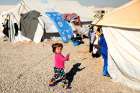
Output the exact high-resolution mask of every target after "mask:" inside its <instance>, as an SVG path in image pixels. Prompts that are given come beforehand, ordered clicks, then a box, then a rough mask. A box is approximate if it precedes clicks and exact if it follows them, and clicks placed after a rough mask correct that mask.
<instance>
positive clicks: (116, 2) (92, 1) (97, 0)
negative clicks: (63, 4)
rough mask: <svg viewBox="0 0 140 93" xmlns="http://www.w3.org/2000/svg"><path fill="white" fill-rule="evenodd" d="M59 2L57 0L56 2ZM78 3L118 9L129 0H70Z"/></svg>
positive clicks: (5, 0)
mask: <svg viewBox="0 0 140 93" xmlns="http://www.w3.org/2000/svg"><path fill="white" fill-rule="evenodd" d="M18 1H19V0H0V5H14V4H16V3H17V2H18ZM40 1H41V2H43V3H47V2H48V0H40ZM57 1H59V0H57ZM71 1H78V2H79V3H80V4H81V5H84V6H93V5H94V6H96V7H118V6H120V5H122V4H124V3H127V2H128V1H130V0H71Z"/></svg>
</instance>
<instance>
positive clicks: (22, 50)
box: [0, 41, 139, 93]
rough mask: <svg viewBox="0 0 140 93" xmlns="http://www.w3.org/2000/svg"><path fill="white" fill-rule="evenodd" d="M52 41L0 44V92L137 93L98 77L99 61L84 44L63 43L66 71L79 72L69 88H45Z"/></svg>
mask: <svg viewBox="0 0 140 93" xmlns="http://www.w3.org/2000/svg"><path fill="white" fill-rule="evenodd" d="M51 44H52V41H48V42H42V43H39V44H34V43H17V44H11V43H9V42H8V41H6V42H3V41H0V93H139V92H138V91H136V90H132V89H130V88H128V87H126V86H123V85H121V84H120V83H115V82H112V81H111V79H110V78H108V77H103V76H102V62H101V58H99V59H93V58H92V57H91V56H90V54H89V53H88V42H87V43H85V44H83V45H80V46H77V47H74V46H72V44H71V43H68V44H64V49H63V52H64V53H65V54H66V53H70V61H69V62H67V63H66V65H65V67H66V72H69V71H70V70H71V68H73V65H74V64H77V63H79V64H81V65H80V66H79V68H83V69H82V70H81V71H76V73H75V74H74V75H73V80H72V83H71V87H72V88H71V89H69V90H66V89H64V88H62V87H61V86H59V84H58V85H57V86H54V87H48V80H49V79H50V78H51V77H52V75H53V63H52V61H53V60H52V59H53V53H52V49H51Z"/></svg>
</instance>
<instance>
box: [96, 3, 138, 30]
mask: <svg viewBox="0 0 140 93" xmlns="http://www.w3.org/2000/svg"><path fill="white" fill-rule="evenodd" d="M139 10H140V0H132V1H131V2H130V3H127V4H126V5H124V6H122V7H120V8H118V9H115V10H114V11H112V12H111V13H108V14H106V15H105V16H104V18H103V19H102V20H101V21H100V22H99V23H98V25H104V26H113V27H125V28H135V29H136V28H137V29H140V12H139Z"/></svg>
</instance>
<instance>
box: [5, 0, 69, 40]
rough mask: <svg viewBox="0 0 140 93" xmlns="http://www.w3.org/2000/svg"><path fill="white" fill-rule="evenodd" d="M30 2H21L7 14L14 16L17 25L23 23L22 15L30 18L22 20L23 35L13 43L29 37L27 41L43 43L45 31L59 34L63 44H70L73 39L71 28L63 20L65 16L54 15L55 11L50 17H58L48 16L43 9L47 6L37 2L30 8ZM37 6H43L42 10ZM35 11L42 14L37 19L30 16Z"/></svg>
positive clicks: (56, 13)
mask: <svg viewBox="0 0 140 93" xmlns="http://www.w3.org/2000/svg"><path fill="white" fill-rule="evenodd" d="M29 2H30V1H29V0H27V1H24V0H21V3H20V4H18V5H17V6H16V7H15V8H13V9H12V10H10V11H8V12H6V13H5V15H6V16H7V15H10V16H12V18H13V16H14V19H16V22H17V23H19V20H20V21H21V18H20V14H25V15H27V16H28V17H25V18H24V17H23V19H24V20H22V23H23V24H20V25H21V26H22V29H20V30H21V34H20V35H18V36H17V37H12V42H13V40H14V39H16V40H15V42H16V41H20V40H22V39H25V38H26V37H27V39H26V40H28V39H31V40H33V41H34V42H36V43H38V42H40V41H41V39H42V37H43V35H44V31H45V33H58V32H59V34H60V36H61V39H62V40H63V42H68V41H69V40H70V39H71V36H72V29H71V26H70V25H69V23H68V22H67V21H66V20H63V16H62V15H61V13H58V12H55V14H54V11H53V10H51V12H50V14H49V15H51V14H52V15H56V17H52V16H48V14H47V13H46V12H45V11H46V10H45V9H44V8H43V7H42V6H45V5H44V4H41V3H38V2H35V3H34V5H30V6H29V4H31V2H30V3H29ZM36 6H41V7H42V8H38V9H37V8H36ZM33 9H36V10H38V11H39V12H40V14H39V15H38V16H37V17H36V19H34V16H30V14H32V11H31V10H33ZM12 18H11V19H12ZM28 20H30V21H28ZM33 20H34V22H37V23H36V25H33V24H34V22H33ZM35 20H36V21H35ZM25 23H26V24H25ZM27 24H28V25H27ZM31 28H32V29H31ZM23 30H24V31H23ZM8 32H14V31H13V29H10V30H9V31H8ZM13 34H14V33H13ZM22 35H23V36H22ZM12 36H13V35H12ZM43 38H44V37H43Z"/></svg>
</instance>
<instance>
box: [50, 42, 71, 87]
mask: <svg viewBox="0 0 140 93" xmlns="http://www.w3.org/2000/svg"><path fill="white" fill-rule="evenodd" d="M62 48H63V45H62V44H61V43H55V44H53V45H52V50H53V52H54V53H55V55H54V76H53V77H52V79H51V80H50V82H49V86H54V85H55V83H56V82H57V81H58V80H61V81H62V83H63V85H65V84H67V82H66V76H65V72H64V65H65V61H68V60H69V54H68V55H67V56H66V57H64V56H63V55H62V53H61V52H62Z"/></svg>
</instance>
